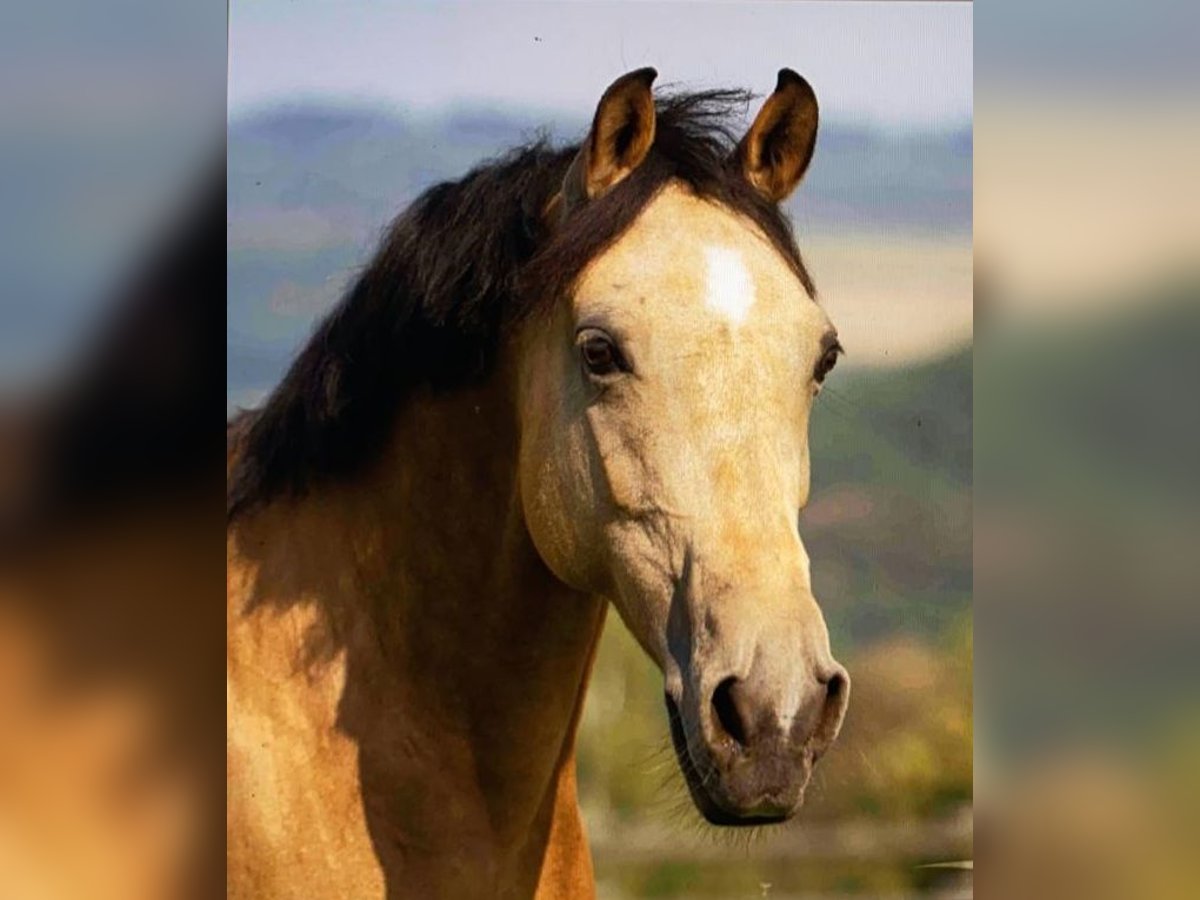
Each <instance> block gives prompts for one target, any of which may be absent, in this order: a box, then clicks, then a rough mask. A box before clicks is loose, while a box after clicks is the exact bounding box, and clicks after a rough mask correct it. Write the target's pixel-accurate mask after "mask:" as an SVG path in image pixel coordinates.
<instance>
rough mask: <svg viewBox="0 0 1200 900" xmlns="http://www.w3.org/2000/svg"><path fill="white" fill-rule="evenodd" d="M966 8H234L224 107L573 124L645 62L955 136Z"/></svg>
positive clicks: (963, 120)
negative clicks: (571, 116)
mask: <svg viewBox="0 0 1200 900" xmlns="http://www.w3.org/2000/svg"><path fill="white" fill-rule="evenodd" d="M972 17H973V9H972V5H971V4H969V3H927V2H917V3H906V2H855V3H845V2H836V3H816V2H813V3H775V2H768V3H750V2H721V3H715V2H714V3H683V2H645V3H643V2H630V0H627V2H611V0H610V2H604V3H594V2H561V3H555V4H550V3H545V2H533V3H530V2H524V3H508V2H505V3H499V2H497V3H465V4H464V3H437V4H433V3H403V4H400V3H393V4H380V3H368V2H361V0H354V2H351V0H338V2H333V0H326V2H317V0H255V2H251V0H233V2H232V3H231V7H230V24H229V52H230V62H229V67H230V69H229V111H230V116H231V117H236V116H238V115H239V114H240V113H243V112H246V111H249V110H253V109H257V108H262V107H264V106H270V105H274V104H276V103H280V102H288V101H295V100H299V99H326V98H328V99H338V100H342V101H344V100H347V99H352V100H355V101H359V102H364V103H380V104H385V105H390V106H400V107H418V108H427V107H430V106H438V105H443V104H449V103H456V102H467V103H470V102H484V103H499V104H505V105H513V106H530V107H534V108H539V109H549V110H557V111H562V112H574V113H577V114H578V113H579V112H580V110H590V109H591V108H592V106H593V105H594V104H595V102H596V100H597V99H598V98H599V95H600V93H601V92H602V91H603V90H604V88H605V87H606V86H607V85H608V84H609V83H610V82H611V81H612V80H613V79H614V78H616V77H617V76H618V75H620V74H622V73H623V72H626V71H629V70H631V69H635V68H638V67H640V66H644V65H653V66H654V67H655V68H657V69H658V71H659V82H658V83H659V84H669V83H672V82H675V83H680V84H683V85H686V86H688V87H690V88H697V87H704V86H726V87H729V86H732V87H742V88H749V89H751V90H753V91H754V92H755V93H758V94H766V93H769V92H770V90H771V89H772V88H773V87H774V84H775V74H776V72H777V71H778V70H779V69H780V68H781V67H783V66H789V67H791V68H793V69H796V70H797V71H798V72H800V73H801V74H802V75H804V76H805V77H806V78H808V80H809V81H810V82H811V83H812V84H813V86H814V88H815V89H816V91H817V95H818V96H819V97H820V98H821V103H822V112H823V115H824V116H826V117H828V118H831V119H834V120H839V121H856V122H867V123H873V124H878V125H882V126H895V125H901V124H903V125H910V126H913V125H915V126H927V127H938V126H945V127H957V126H961V125H965V124H968V123H969V122H970V119H971V114H972V33H971V32H972Z"/></svg>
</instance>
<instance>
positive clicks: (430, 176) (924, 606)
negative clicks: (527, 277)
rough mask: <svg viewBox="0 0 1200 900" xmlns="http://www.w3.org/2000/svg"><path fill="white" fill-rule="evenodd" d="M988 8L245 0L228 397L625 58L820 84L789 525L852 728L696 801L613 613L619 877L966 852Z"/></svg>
mask: <svg viewBox="0 0 1200 900" xmlns="http://www.w3.org/2000/svg"><path fill="white" fill-rule="evenodd" d="M971 23H972V10H971V7H970V6H968V5H962V4H929V5H924V4H819V3H817V4H791V5H776V4H676V3H664V4H656V3H646V4H641V3H639V4H622V3H605V4H568V5H549V4H528V5H526V4H495V5H468V6H458V5H453V4H451V5H446V4H438V5H436V6H434V5H420V4H416V5H407V6H404V7H391V8H380V7H379V6H376V5H359V4H338V5H337V6H336V7H335V6H333V5H328V4H311V3H309V4H306V3H290V2H289V3H286V4H284V3H272V2H264V3H256V4H234V5H233V7H232V8H231V17H230V67H229V125H228V127H229V142H228V148H229V149H228V164H229V196H228V202H229V207H228V209H229V223H228V242H229V247H228V249H229V256H228V320H227V327H228V356H227V366H228V404H229V409H230V410H231V411H232V410H234V409H236V408H238V407H250V406H254V405H256V404H257V403H258V402H260V401H261V399H262V398H263V397H264V396H265V395H266V394H267V393H268V392H269V391H270V390H271V388H272V387H273V386H274V384H275V382H276V380H277V379H278V378H279V377H280V376H281V375H282V373H283V371H284V369H285V367H286V365H287V363H288V361H289V360H290V358H291V355H292V354H293V353H294V352H295V351H296V349H297V348H298V346H299V345H300V344H301V343H302V342H303V341H304V339H305V338H306V337H307V335H308V334H309V332H310V329H311V328H312V325H313V322H314V321H315V320H316V319H317V318H318V317H319V316H321V315H322V314H323V313H324V312H325V311H326V310H328V309H329V308H330V307H331V306H332V305H333V304H334V303H335V302H336V300H337V299H338V298H339V296H340V293H341V291H342V290H343V289H344V287H345V286H346V285H348V284H349V283H350V281H351V280H352V279H353V278H354V276H355V274H356V272H357V271H358V268H359V267H360V266H362V265H364V264H365V263H366V262H367V261H368V260H369V259H370V256H371V255H372V253H373V252H374V247H375V243H376V241H377V240H378V238H379V236H380V234H381V232H382V230H383V228H384V227H385V225H386V224H387V223H388V222H389V221H390V220H391V219H392V218H393V217H394V216H395V215H396V214H397V213H398V212H399V211H400V210H401V209H403V208H404V207H405V206H406V205H407V204H408V203H409V202H410V201H411V200H412V199H413V198H414V197H415V196H416V195H417V194H418V193H419V192H421V191H422V190H423V189H425V188H426V187H428V186H429V185H430V184H432V183H434V182H437V181H439V180H442V179H446V178H455V177H459V176H461V175H462V174H463V173H465V172H466V171H467V170H468V169H469V168H471V167H472V166H473V165H475V164H477V163H478V162H480V161H481V160H484V159H487V158H489V157H491V156H494V155H496V154H498V153H500V152H502V151H504V150H506V149H508V148H510V147H512V146H513V145H515V144H518V143H521V142H523V141H527V140H530V139H531V138H533V137H535V136H537V134H538V133H540V132H546V133H548V134H549V135H550V137H551V138H552V139H554V140H557V141H558V142H562V143H566V142H573V141H577V140H579V139H580V138H582V136H583V135H584V134H585V132H586V129H587V126H588V124H589V123H590V119H591V115H592V112H593V111H594V109H595V104H596V102H597V101H598V99H599V96H600V94H601V92H602V91H603V90H604V88H605V87H606V86H607V85H608V84H609V83H610V82H611V81H612V80H613V79H614V78H615V77H617V76H618V75H620V74H621V73H623V72H625V71H628V70H630V69H633V68H636V67H638V66H642V65H654V66H655V67H656V68H657V69H658V70H659V81H658V83H657V86H656V87H657V89H660V90H661V89H663V88H665V87H667V88H669V86H670V85H671V84H675V85H677V86H678V87H680V88H684V89H695V88H702V87H715V86H724V87H740V88H747V89H750V90H753V91H754V92H755V93H756V94H758V95H759V99H758V100H757V101H756V102H755V103H754V104H753V105H752V107H751V108H750V109H747V110H746V111H745V115H746V119H747V121H746V123H745V124H746V125H748V124H749V118H750V117H751V116H752V115H753V114H754V113H755V112H756V111H757V108H758V103H761V101H762V98H764V97H765V95H766V94H768V93H769V92H770V90H771V89H772V88H773V87H774V83H775V75H776V72H777V71H778V69H779V68H780V67H782V66H790V67H794V68H795V69H796V70H797V71H799V72H801V73H802V74H803V75H804V76H805V77H806V78H808V79H809V80H810V81H811V82H812V84H813V85H814V88H815V90H816V92H817V96H818V100H819V101H820V104H821V117H822V123H821V132H820V135H819V137H818V142H817V150H816V156H815V158H814V161H813V164H812V168H811V169H810V170H809V174H808V175H807V176H806V179H805V181H804V183H803V184H802V185H801V187H800V188H799V190H798V191H797V192H796V194H795V196H794V198H793V199H792V200H791V201H790V202H789V205H788V211H789V213H790V214H791V216H792V218H793V220H794V222H795V225H796V230H797V235H798V238H799V243H800V246H801V250H802V252H803V254H804V256H805V260H806V262H807V264H808V266H809V269H810V271H811V272H812V273H813V276H814V278H815V279H816V282H817V286H818V289H819V291H820V295H821V301H822V303H823V304H824V305H825V307H826V308H827V309H828V311H829V312H830V314H831V316H832V317H833V320H834V322H835V323H836V324H837V326H838V328H839V330H840V333H841V338H842V342H843V343H844V344H845V346H846V348H847V351H848V353H847V356H846V358H845V360H843V362H842V363H840V364H839V367H838V370H837V372H836V373H835V375H834V376H833V377H832V378H831V379H830V382H829V383H828V387H827V389H826V390H825V391H824V392H823V393H822V396H821V398H820V400H819V402H818V410H817V412H816V414H815V417H814V421H813V423H812V441H813V445H812V449H813V471H814V476H813V496H812V502H811V505H810V506H809V508H808V509H807V510H806V511H805V513H804V514H803V516H802V519H801V530H802V533H803V534H804V537H805V541H806V545H807V547H808V549H809V553H810V555H811V557H812V559H813V569H814V580H815V589H816V594H817V597H818V598H819V600H820V601H821V603H822V606H823V608H824V610H825V614H826V618H827V620H828V623H829V628H830V631H831V634H832V640H833V644H834V651H835V653H836V654H837V656H838V658H839V659H841V660H843V661H844V662H845V663H846V664H847V665H848V667H849V669H850V671H851V673H852V677H853V679H854V689H853V690H854V693H853V702H852V703H851V711H850V713H849V717H848V720H847V723H846V727H845V730H844V732H843V737H842V738H841V739H840V741H839V744H838V746H837V748H836V750H835V751H834V752H832V753H831V754H830V755H829V757H827V759H826V760H825V761H824V762H823V763H822V766H821V767H820V768H819V769H818V771H817V774H816V776H815V781H814V785H813V787H812V788H811V789H810V792H809V798H810V799H809V801H808V803H807V805H806V806H805V808H804V809H803V810H802V812H801V814H800V815H799V817H798V818H797V820H796V821H795V822H794V823H792V824H791V825H789V826H788V827H786V828H783V829H777V830H764V831H762V832H760V833H757V834H753V835H747V834H745V833H738V834H732V833H730V832H722V831H720V830H718V829H712V828H708V827H706V826H702V824H701V820H700V817H699V815H698V814H697V813H696V812H695V810H694V809H693V808H692V806H691V802H690V801H689V800H688V799H687V794H686V789H685V787H684V785H683V783H682V780H681V778H680V776H679V774H678V767H677V764H676V762H675V760H674V757H673V754H672V753H671V751H670V748H669V738H668V734H667V727H666V714H665V710H664V708H663V701H662V676H661V675H660V674H659V673H658V672H657V670H656V669H655V668H654V667H653V665H652V664H651V663H650V662H649V660H648V659H646V658H645V656H644V654H643V653H642V651H641V650H640V649H639V648H638V647H637V646H636V645H635V644H634V642H633V640H632V639H631V637H630V636H629V634H628V633H627V631H626V630H625V628H624V626H623V624H622V623H621V622H620V620H619V618H618V617H617V616H616V615H612V616H610V618H609V623H608V626H607V628H606V634H605V636H604V639H603V644H602V647H601V652H600V656H599V660H598V663H597V666H596V671H595V674H594V677H593V681H592V686H591V690H590V694H589V697H588V701H587V706H586V708H585V718H584V722H583V725H582V730H581V733H580V738H579V741H580V746H579V778H580V793H581V800H582V803H583V806H584V812H585V818H586V822H587V827H588V831H589V836H590V839H591V842H592V849H593V854H594V857H595V863H596V870H597V878H598V882H599V890H600V895H601V896H602V897H611V898H619V897H763V896H767V897H771V898H795V897H822V896H856V897H859V896H861V897H879V896H888V897H893V896H896V897H899V896H915V895H934V896H961V895H963V894H964V893H965V892H966V891H967V890H968V889H969V873H964V871H963V870H962V869H960V868H942V867H930V864H941V863H957V862H961V861H964V860H969V859H971V855H972V825H971V801H972V760H971V752H972V705H971V690H972V688H971V653H972V626H971V530H972V529H971V511H972V504H971V483H972V474H971V462H972V459H971V452H972V450H971V446H972V445H971V429H972V380H971V365H972V355H971V332H972V262H971V253H972V244H971V241H972V232H971V227H972V194H971V188H972V152H973V140H972V131H971V114H972V88H971V61H972V44H971Z"/></svg>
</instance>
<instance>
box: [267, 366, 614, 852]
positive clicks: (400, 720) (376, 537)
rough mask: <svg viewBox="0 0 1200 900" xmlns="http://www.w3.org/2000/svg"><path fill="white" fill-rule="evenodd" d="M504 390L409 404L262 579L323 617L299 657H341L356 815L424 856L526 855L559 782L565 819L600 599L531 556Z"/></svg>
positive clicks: (315, 508) (288, 516) (299, 516)
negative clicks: (472, 849)
mask: <svg viewBox="0 0 1200 900" xmlns="http://www.w3.org/2000/svg"><path fill="white" fill-rule="evenodd" d="M507 394H508V392H507V391H505V390H504V387H503V385H502V384H500V383H498V380H497V382H496V383H493V384H491V385H487V386H484V387H481V388H478V389H471V390H462V391H458V392H454V393H451V394H443V395H439V396H436V397H435V396H431V395H420V396H417V397H414V398H413V400H412V401H411V402H410V403H409V404H408V405H407V408H406V410H405V412H404V413H403V414H402V415H401V416H400V419H399V421H398V423H397V426H396V428H395V430H394V433H393V439H392V441H391V442H390V445H389V448H388V450H387V451H386V452H385V453H384V454H383V455H382V457H381V459H380V460H379V462H378V464H377V465H375V466H373V467H372V469H371V470H370V471H369V472H367V473H365V474H364V475H363V476H362V477H361V478H359V479H357V480H356V481H355V482H354V483H353V484H350V485H345V486H340V487H338V488H336V489H329V490H325V491H322V492H321V493H320V494H319V495H316V496H314V497H313V498H312V499H311V500H310V501H301V503H300V504H299V508H297V509H292V510H289V511H287V512H285V513H284V516H283V518H284V520H285V521H286V525H284V526H283V528H284V530H286V531H287V533H288V534H290V535H299V536H300V545H295V546H291V547H290V549H289V550H288V552H287V556H288V561H287V563H286V564H281V565H280V566H277V567H276V569H277V570H282V569H283V568H285V567H287V566H290V567H291V570H290V571H288V572H287V573H286V581H287V582H288V585H289V592H290V593H291V595H292V599H293V602H295V601H299V600H300V599H301V598H303V599H304V600H305V601H307V600H309V599H310V598H312V597H313V596H316V597H317V598H318V602H319V603H320V604H321V605H322V606H324V608H325V609H324V617H325V623H324V625H323V627H322V628H321V629H319V631H320V633H321V634H322V635H323V636H324V638H323V642H324V644H325V645H326V646H324V647H322V646H320V644H321V643H322V641H318V642H316V644H314V642H313V641H312V639H311V634H310V636H309V637H310V639H309V640H308V641H307V644H306V646H305V647H304V648H297V650H298V652H299V651H300V650H301V649H303V652H304V653H305V654H306V655H307V656H308V657H309V658H321V657H324V658H331V657H333V656H334V655H335V654H337V653H338V652H339V651H341V650H343V649H344V651H345V666H346V672H345V686H344V688H343V691H342V696H341V699H340V703H339V706H338V722H337V724H338V728H339V730H341V731H342V732H344V733H346V734H348V735H349V736H350V737H351V738H353V739H354V740H355V741H356V742H357V743H358V745H359V761H360V768H361V780H362V783H363V799H364V801H365V803H366V806H367V809H368V814H369V815H374V816H376V817H378V818H382V819H386V820H387V821H381V822H379V823H378V824H379V826H380V827H379V828H378V829H377V828H375V827H372V832H373V833H376V832H377V833H378V834H386V835H391V834H396V835H398V836H402V838H400V839H402V840H403V841H404V842H407V843H409V844H410V845H411V846H423V847H424V848H425V852H426V853H429V852H431V851H433V850H435V848H436V847H437V846H438V845H439V844H440V843H441V842H442V841H443V840H448V841H453V844H454V846H455V847H459V848H461V847H463V846H468V845H470V843H471V835H474V836H475V838H476V839H477V842H487V841H489V840H491V841H492V842H493V843H494V844H495V845H496V846H497V847H500V846H508V847H509V848H510V849H511V850H514V851H515V852H518V853H520V854H527V855H528V854H532V855H533V856H534V857H536V856H537V854H538V853H540V852H542V851H543V850H544V844H545V842H547V841H549V834H550V829H551V825H552V824H553V825H554V827H555V828H559V827H561V822H554V821H553V820H555V819H558V818H561V815H560V814H561V807H562V804H563V802H564V798H563V781H564V778H565V779H566V780H567V781H569V782H570V790H569V793H570V795H571V796H570V797H569V801H570V804H571V805H572V811H574V789H573V787H574V785H573V774H574V773H573V744H574V734H575V728H576V725H577V722H578V715H579V710H580V707H581V703H582V698H583V693H584V688H585V683H586V680H587V674H588V670H589V667H590V662H591V658H592V655H593V652H594V648H595V644H596V640H597V638H598V636H599V633H600V629H601V626H602V622H603V615H604V605H603V603H602V602H601V601H599V600H597V599H595V598H590V597H586V596H583V595H580V594H577V593H575V592H573V591H571V590H570V589H568V588H566V587H565V586H564V585H563V584H562V583H561V582H559V581H558V580H557V579H556V578H554V577H553V575H552V574H551V573H550V572H549V571H548V570H547V568H546V567H545V565H544V564H543V563H542V562H541V559H540V557H539V556H538V555H537V553H536V551H535V549H534V547H533V546H532V543H531V541H530V538H529V536H528V533H527V531H526V529H525V526H524V523H523V518H522V514H521V504H520V499H519V490H518V482H517V459H516V456H517V444H518V439H517V434H516V424H515V423H516V415H515V411H514V409H513V408H512V404H511V402H510V401H509V400H508V399H507ZM267 568H269V567H264V566H261V565H260V567H259V573H260V574H259V577H260V578H262V577H263V575H264V574H265V572H266V569H267ZM297 568H299V569H302V570H307V574H306V576H305V577H302V578H301V579H300V581H299V582H297V579H296V570H297ZM258 593H259V594H260V595H261V594H262V593H263V592H262V591H261V590H260V591H259V592H258ZM269 593H271V592H270V591H269V590H268V591H267V594H269ZM564 770H570V771H566V772H565V775H564ZM418 785H419V788H420V790H419V796H420V797H422V798H427V802H414V788H415V787H417V786H418ZM393 801H395V802H393ZM443 830H445V831H446V832H448V833H447V834H445V835H443V833H442V831H443ZM539 835H540V836H541V837H542V841H541V842H542V844H543V846H542V847H540V848H539V847H538V846H536V845H537V844H538V843H539V840H538V836H539ZM531 844H532V846H531Z"/></svg>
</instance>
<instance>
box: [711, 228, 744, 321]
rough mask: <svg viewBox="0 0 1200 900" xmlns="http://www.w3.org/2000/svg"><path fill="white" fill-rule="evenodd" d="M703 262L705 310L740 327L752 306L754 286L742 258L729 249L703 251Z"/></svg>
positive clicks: (719, 248) (736, 252)
mask: <svg viewBox="0 0 1200 900" xmlns="http://www.w3.org/2000/svg"><path fill="white" fill-rule="evenodd" d="M704 261H705V263H706V264H707V269H708V293H707V294H706V296H705V300H706V302H707V304H708V308H709V309H711V310H713V311H714V312H718V313H720V314H721V315H723V316H724V317H725V318H727V319H728V320H729V321H730V322H732V323H733V324H734V325H741V324H742V323H743V322H744V321H746V315H747V314H748V313H749V312H750V307H752V306H753V305H754V282H752V281H751V280H750V273H749V272H748V271H746V265H745V263H743V262H742V255H741V254H740V253H738V251H736V250H734V249H732V248H730V247H705V248H704Z"/></svg>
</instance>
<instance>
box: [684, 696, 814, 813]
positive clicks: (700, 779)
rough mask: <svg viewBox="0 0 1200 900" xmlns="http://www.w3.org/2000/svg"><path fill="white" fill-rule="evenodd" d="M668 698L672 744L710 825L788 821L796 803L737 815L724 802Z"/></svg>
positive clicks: (693, 794) (689, 788) (710, 771)
mask: <svg viewBox="0 0 1200 900" xmlns="http://www.w3.org/2000/svg"><path fill="white" fill-rule="evenodd" d="M666 701H667V720H668V721H669V723H670V730H671V744H672V745H673V746H674V748H675V759H676V761H677V762H678V763H679V768H680V770H681V771H682V772H683V779H684V781H685V782H686V783H687V788H688V794H690V795H691V798H692V803H694V804H695V806H696V809H697V810H698V811H699V812H700V815H702V816H704V819H705V821H707V822H708V823H709V824H710V825H720V826H721V827H723V828H748V827H758V826H762V825H778V824H780V823H781V822H786V821H787V820H788V819H790V818H791V817H792V816H793V815H794V814H795V812H796V809H798V808H799V804H796V806H795V807H793V808H792V809H788V810H785V811H781V812H778V813H771V814H766V815H763V814H751V815H736V814H734V813H731V812H729V811H728V810H727V809H725V808H724V807H723V806H721V805H720V804H719V803H718V802H717V800H716V799H715V798H714V797H713V795H712V794H711V793H710V791H709V789H708V786H707V782H708V781H709V779H710V778H711V777H712V774H713V772H712V769H711V764H709V767H708V769H707V771H706V772H701V770H700V769H699V768H698V767H697V765H696V762H695V761H694V760H693V759H692V753H691V751H690V750H689V749H688V745H687V736H686V734H685V732H684V727H683V718H682V716H681V715H680V712H679V707H678V705H677V704H676V703H675V700H674V699H673V698H672V697H671V695H670V694H667V695H666Z"/></svg>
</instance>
